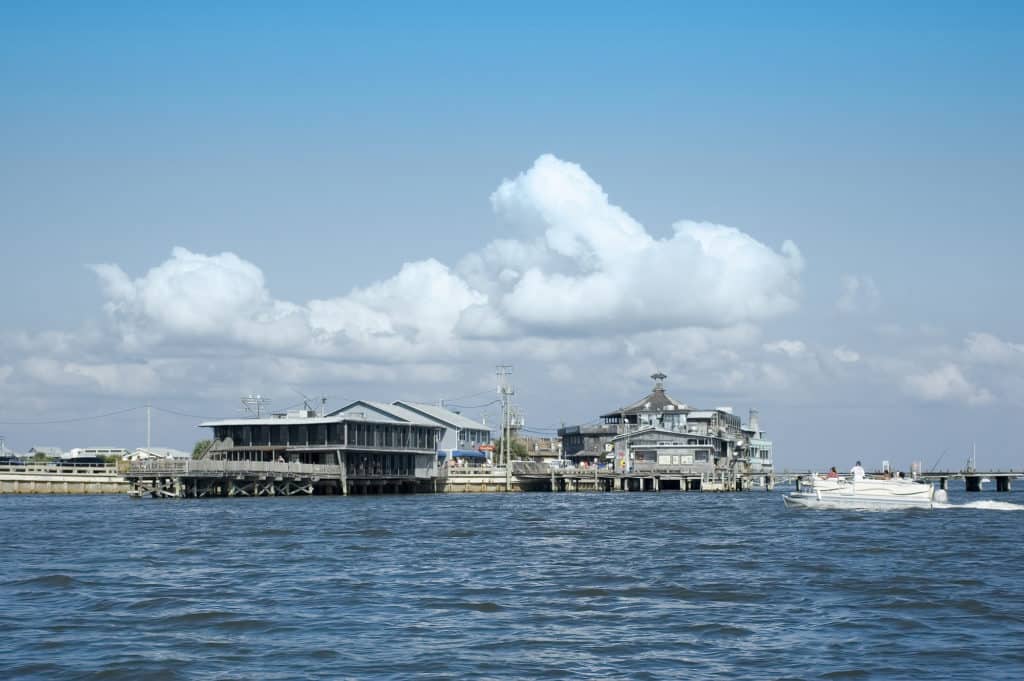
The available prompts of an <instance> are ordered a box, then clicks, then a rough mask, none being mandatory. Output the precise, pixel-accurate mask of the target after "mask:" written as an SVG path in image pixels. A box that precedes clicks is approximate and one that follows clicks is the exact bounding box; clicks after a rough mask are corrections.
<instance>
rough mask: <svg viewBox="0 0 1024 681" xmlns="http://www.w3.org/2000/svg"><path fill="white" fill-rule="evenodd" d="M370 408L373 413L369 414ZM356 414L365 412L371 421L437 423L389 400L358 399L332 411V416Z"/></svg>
mask: <svg viewBox="0 0 1024 681" xmlns="http://www.w3.org/2000/svg"><path fill="white" fill-rule="evenodd" d="M367 410H369V411H370V412H372V413H371V414H367V413H366V411H367ZM356 414H363V416H364V417H366V416H369V417H370V418H368V419H367V420H371V421H378V422H379V421H382V420H383V421H387V422H389V423H411V424H413V425H417V426H431V427H436V426H437V424H436V423H435V422H434V421H431V420H430V419H427V418H424V417H423V415H422V414H417V413H416V412H414V411H411V410H409V409H405V408H404V407H401V406H396V405H393V404H388V403H387V402H373V401H371V400H356V401H355V402H352V403H351V404H347V405H345V406H344V407H342V408H341V409H338V410H336V411H332V412H331V416H345V415H348V416H353V415H356Z"/></svg>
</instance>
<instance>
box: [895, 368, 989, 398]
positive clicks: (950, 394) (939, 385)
mask: <svg viewBox="0 0 1024 681" xmlns="http://www.w3.org/2000/svg"><path fill="white" fill-rule="evenodd" d="M904 387H905V388H906V390H907V392H908V393H910V394H911V395H913V396H915V397H918V398H920V399H923V400H927V401H930V402H939V401H961V402H966V403H967V404H975V405H977V404H987V403H989V402H991V401H992V394H991V393H990V392H989V391H988V390H986V389H985V388H979V387H977V386H975V385H973V384H972V383H971V382H970V381H968V380H967V378H966V377H964V375H963V372H962V371H961V370H960V368H959V367H958V366H956V365H955V364H952V363H947V364H943V365H942V366H940V367H938V368H937V369H935V370H934V371H929V372H926V373H921V374H914V375H911V376H908V377H907V378H906V381H905V383H904Z"/></svg>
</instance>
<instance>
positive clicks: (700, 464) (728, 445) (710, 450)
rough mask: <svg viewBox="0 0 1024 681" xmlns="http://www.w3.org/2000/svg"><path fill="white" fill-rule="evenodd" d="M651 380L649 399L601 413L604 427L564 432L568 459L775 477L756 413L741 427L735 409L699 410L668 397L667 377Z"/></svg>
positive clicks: (632, 467) (717, 476)
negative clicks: (652, 382) (652, 381)
mask: <svg viewBox="0 0 1024 681" xmlns="http://www.w3.org/2000/svg"><path fill="white" fill-rule="evenodd" d="M651 378H652V379H653V380H654V388H653V389H652V390H651V392H650V394H648V395H646V396H645V397H643V398H642V399H640V400H638V401H636V402H634V403H632V404H630V405H628V406H626V407H621V408H619V409H616V410H614V411H611V412H608V413H607V414H603V415H602V416H601V417H600V418H601V421H602V424H601V425H594V426H570V427H566V428H561V429H560V430H559V431H558V434H559V436H560V437H561V438H562V444H563V447H564V449H565V456H566V458H568V459H571V460H572V461H574V462H576V463H581V462H586V463H588V464H597V465H612V466H614V467H615V469H616V470H618V471H623V472H625V471H634V470H636V471H645V470H649V471H657V470H658V469H659V468H672V469H676V470H680V469H681V470H683V471H685V472H686V473H687V474H689V475H694V476H696V475H700V476H701V477H702V478H703V477H709V478H713V479H722V480H725V479H730V480H731V479H734V478H736V477H738V476H746V477H751V476H761V475H769V474H771V472H772V470H773V466H772V443H771V441H770V440H768V439H766V438H765V436H764V433H763V432H762V431H761V430H760V423H759V418H758V413H757V411H756V410H751V411H750V422H749V423H748V424H747V425H743V424H742V423H741V421H740V418H739V417H738V416H736V415H735V414H733V412H732V408H731V407H717V408H715V409H710V410H702V409H695V408H693V407H691V406H689V405H687V404H685V403H683V402H679V401H678V400H676V399H673V398H672V397H670V396H669V395H668V394H667V393H666V392H665V386H664V380H665V378H666V376H665V374H662V373H656V374H654V375H652V376H651Z"/></svg>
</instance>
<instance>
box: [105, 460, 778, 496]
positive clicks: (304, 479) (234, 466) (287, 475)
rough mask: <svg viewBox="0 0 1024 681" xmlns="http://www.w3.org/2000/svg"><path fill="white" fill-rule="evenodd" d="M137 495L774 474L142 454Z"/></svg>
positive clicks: (760, 484)
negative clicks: (385, 465) (429, 466)
mask: <svg viewBox="0 0 1024 681" xmlns="http://www.w3.org/2000/svg"><path fill="white" fill-rule="evenodd" d="M124 476H125V480H127V483H128V484H129V485H130V489H129V492H128V493H129V494H131V495H132V496H136V497H142V496H151V497H157V498H174V499H184V498H193V499H199V498H204V497H278V496H286V497H287V496H303V495H313V494H316V495H322V494H341V495H348V494H399V493H416V492H442V493H457V492H531V491H538V492H619V491H621V492H661V491H669V490H674V491H680V492H732V491H744V490H749V489H755V488H763V489H766V490H771V489H772V488H773V487H774V484H775V481H774V478H773V477H772V476H771V475H764V476H758V477H750V476H728V475H721V476H714V477H712V476H709V475H704V476H701V475H694V474H693V473H692V472H691V471H689V470H687V469H684V468H671V467H658V468H656V469H654V468H652V469H651V470H637V471H631V472H628V473H617V472H615V471H613V470H611V469H602V468H561V469H554V468H551V467H549V466H547V465H546V464H539V463H534V462H528V461H526V462H513V465H512V467H511V468H507V467H504V466H458V467H442V468H441V469H439V470H435V471H423V470H416V469H413V468H410V469H403V468H395V469H381V468H373V467H370V468H360V467H358V466H355V467H353V466H351V465H348V466H345V465H332V464H308V463H297V462H275V461H223V460H211V459H199V460H184V461H181V460H176V461H165V460H161V461H140V462H135V463H133V464H131V466H129V468H128V470H127V471H126V472H125V474H124Z"/></svg>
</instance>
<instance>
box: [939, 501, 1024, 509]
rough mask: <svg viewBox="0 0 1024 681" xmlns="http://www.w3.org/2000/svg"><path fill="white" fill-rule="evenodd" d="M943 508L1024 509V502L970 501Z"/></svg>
mask: <svg viewBox="0 0 1024 681" xmlns="http://www.w3.org/2000/svg"><path fill="white" fill-rule="evenodd" d="M943 508H976V509H981V510H984V511H1024V504H1011V503H1010V502H1009V501H993V500H992V499H982V500H981V501H969V502H967V503H966V504H948V505H946V506H943Z"/></svg>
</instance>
